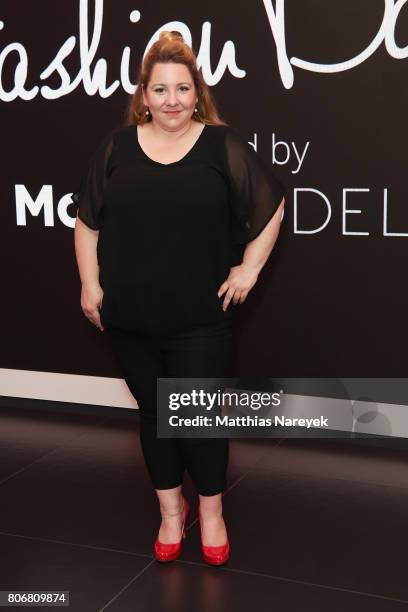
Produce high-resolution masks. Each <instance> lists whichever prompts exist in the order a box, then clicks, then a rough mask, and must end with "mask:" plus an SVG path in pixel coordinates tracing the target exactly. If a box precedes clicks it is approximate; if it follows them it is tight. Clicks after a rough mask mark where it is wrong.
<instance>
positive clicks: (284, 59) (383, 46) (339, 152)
mask: <svg viewBox="0 0 408 612" xmlns="http://www.w3.org/2000/svg"><path fill="white" fill-rule="evenodd" d="M88 5H89V6H88ZM273 5H275V2H274V3H273ZM277 6H278V7H279V8H280V9H282V8H283V7H284V19H283V18H282V19H279V20H278V22H277V23H276V24H275V25H274V29H275V37H274V35H273V33H272V30H271V25H270V21H269V19H268V13H267V9H268V7H269V8H270V7H272V3H270V2H268V1H267V0H265V2H262V1H261V0H259V1H258V0H257V1H254V2H244V1H241V2H236V1H235V2H232V1H225V2H215V1H213V0H209V1H208V2H206V4H205V6H204V5H203V4H202V3H201V4H200V3H194V2H191V1H189V2H187V1H177V0H176V1H174V2H172V3H168V2H154V3H152V2H147V1H145V0H142V1H138V2H134V1H132V2H131V1H130V0H122V1H121V2H119V3H118V2H113V1H112V0H105V2H102V1H101V0H100V1H99V2H93V1H89V2H87V1H86V0H82V1H81V2H79V0H78V1H76V0H75V1H74V0H72V1H69V2H62V3H56V2H51V1H49V0H47V1H46V0H42V1H40V2H35V3H32V2H28V1H27V0H26V1H22V0H13V1H9V2H3V3H2V5H1V8H0V21H1V24H0V25H1V26H2V27H1V29H0V53H1V63H0V71H1V73H0V77H1V83H0V85H1V87H0V89H1V91H0V100H1V135H2V143H3V157H2V162H3V163H2V165H3V168H2V173H1V181H0V201H1V207H0V215H1V228H2V239H1V241H0V256H1V263H2V267H1V269H2V298H1V313H2V323H3V325H2V332H1V340H2V341H1V353H0V356H1V360H0V367H4V368H16V369H27V370H38V371H52V372H66V373H78V374H94V375H103V376H117V375H120V372H119V369H118V366H117V364H116V363H115V362H114V361H113V358H112V356H111V354H110V351H109V349H108V345H107V341H106V338H105V337H104V335H103V333H101V332H99V331H98V330H97V329H96V328H94V327H93V326H92V325H91V324H90V323H89V322H88V321H87V320H86V319H85V317H84V316H83V315H82V312H81V309H80V283H79V277H78V272H77V269H76V263H75V257H74V247H73V229H72V222H70V219H69V215H74V210H73V206H68V208H67V207H66V205H67V201H68V200H69V195H67V194H70V193H71V192H72V191H74V190H75V189H76V187H77V184H78V181H79V178H80V176H81V174H82V173H83V171H84V169H85V168H86V165H87V163H88V159H89V156H90V154H91V153H92V151H93V150H94V148H95V147H96V145H97V144H98V143H99V142H100V141H101V140H102V138H103V137H104V136H105V134H106V133H107V132H108V131H109V130H110V129H112V128H113V127H115V126H117V125H119V124H120V123H121V121H122V116H123V112H124V109H125V106H126V102H127V96H128V92H127V91H126V90H125V88H124V87H126V83H125V82H124V81H121V78H122V77H121V62H122V58H123V53H124V50H125V48H126V47H129V53H130V81H131V82H134V81H135V80H136V74H135V73H136V70H137V67H138V64H139V61H140V58H141V56H142V54H143V53H144V51H145V48H146V46H147V45H148V43H149V41H150V40H151V37H152V36H153V35H154V34H155V33H156V32H157V30H158V29H159V28H162V27H163V26H164V27H165V29H168V28H167V27H166V24H167V23H169V22H173V23H172V25H171V29H181V27H184V28H188V29H189V30H190V32H191V36H192V44H193V47H194V49H195V51H196V52H200V60H201V62H200V63H201V64H202V65H203V70H204V74H205V76H206V78H207V81H208V82H209V84H210V85H211V86H212V91H213V92H214V95H215V97H216V100H217V101H218V104H219V108H220V111H221V114H222V115H223V116H224V118H225V119H226V121H228V122H229V123H230V124H231V125H234V126H235V127H236V128H237V129H239V130H240V131H241V133H242V134H243V135H244V136H245V137H247V138H248V140H249V141H253V142H256V144H257V150H258V152H259V154H260V155H261V156H262V157H264V158H265V160H267V161H268V162H269V163H270V164H273V165H271V167H272V168H273V170H274V172H275V173H276V174H277V176H279V177H280V178H281V179H282V181H283V182H285V183H286V184H287V185H289V187H290V189H289V192H288V197H287V206H286V212H285V218H284V223H283V226H282V234H281V236H280V239H279V243H278V244H277V246H276V249H275V251H274V252H273V255H272V257H271V259H270V261H269V262H268V264H267V265H266V267H265V269H264V270H263V272H262V275H261V277H260V279H259V282H258V284H257V286H256V287H255V289H254V290H253V292H252V293H251V294H250V296H249V298H248V300H247V302H246V303H245V304H244V305H242V306H241V307H240V312H239V316H238V320H237V327H238V331H239V354H238V365H239V369H240V372H241V373H246V374H248V375H256V376H286V377H308V376H314V377H326V376H329V377H332V376H335V377H346V376H349V377H351V376H356V377H361V376H364V377H377V376H379V377H399V376H405V375H406V338H407V336H408V334H407V332H408V325H407V316H406V312H407V290H406V281H405V276H406V273H405V268H406V252H407V245H408V214H407V188H406V185H405V178H406V167H405V166H406V137H407V128H406V125H407V121H406V108H407V107H408V84H407V83H408V82H407V78H406V75H407V66H408V57H406V56H408V52H404V51H403V47H404V45H406V44H407V41H408V10H407V9H406V8H404V7H403V8H402V9H401V12H400V13H399V14H397V12H396V10H395V9H394V11H392V9H390V8H388V9H387V10H388V11H389V12H388V13H387V15H386V19H385V21H383V19H384V6H387V4H385V3H384V2H383V1H382V0H346V1H344V2H327V1H326V0H314V1H313V2H296V1H295V0H292V1H288V0H287V1H286V2H282V1H281V2H278V3H277ZM390 6H391V4H390V3H388V7H390ZM87 7H88V8H89V24H88V25H89V27H88V30H89V38H90V39H91V38H92V36H95V32H94V30H95V27H96V26H95V23H97V22H98V21H99V20H100V19H101V20H102V29H101V35H100V41H99V42H97V43H96V44H95V52H94V57H93V58H91V61H90V67H89V74H90V78H88V81H90V79H92V78H95V70H96V74H99V75H101V74H102V75H103V70H104V68H105V63H104V61H103V59H101V58H104V60H105V61H106V74H107V76H106V83H107V87H108V88H109V86H111V85H112V84H113V83H114V82H115V81H117V83H116V88H115V89H114V91H112V92H109V90H108V91H107V92H106V93H102V94H101V93H100V92H99V91H97V90H96V91H95V92H94V93H92V92H91V91H89V90H88V91H87V90H86V86H84V80H86V73H87V61H86V58H85V56H84V55H83V57H82V60H81V57H80V46H79V31H80V22H81V28H82V31H83V33H84V32H85V29H86V28H85V25H86V24H85V21H84V16H85V15H86V14H87ZM80 9H81V10H82V14H81V19H80ZM132 11H139V13H137V12H133V13H132ZM130 16H131V17H132V19H130ZM95 18H96V19H95ZM174 22H180V23H179V24H177V23H174ZM182 24H184V26H182ZM183 31H184V32H185V30H183ZM376 36H377V39H376ZM72 37H75V39H74V38H72ZM375 40H377V41H378V42H377V43H376V44H375V46H376V48H374V47H373V48H371V49H370V45H373V41H375ZM226 41H232V42H229V43H228V44H229V45H230V47H229V50H230V51H229V53H228V55H224V58H225V61H226V64H227V66H226V68H225V70H223V69H222V68H221V67H219V66H218V65H219V62H220V58H221V56H222V53H223V48H224V44H225V43H226ZM275 41H276V42H275ZM285 43H286V44H285ZM64 44H65V47H64V49H65V51H64V53H63V56H65V59H63V57H62V56H61V57H62V59H63V64H60V65H59V70H57V68H58V66H57V63H56V62H55V58H56V56H57V54H58V53H59V52H60V50H61V48H62V47H63V45H64ZM10 45H12V46H10ZM69 45H71V50H70V47H69ZM232 45H233V46H232ZM398 46H400V49H399V48H398ZM277 47H278V51H277ZM82 50H83V52H84V53H85V51H86V48H85V44H84V42H83V43H82ZM233 51H235V56H234V53H233ZM361 54H363V55H362V56H361V57H360V59H358V58H359V56H360V55H361ZM125 56H126V51H125ZM404 56H405V57H404ZM278 57H279V61H278ZM61 61H62V60H61ZM19 62H20V68H19V69H18V70H17V66H18V64H19ZM25 62H27V77H26V78H25V77H24V63H25ZM52 62H54V68H53V66H51V67H50V65H51V63H52ZM301 62H311V63H314V64H315V66H314V67H311V66H309V68H311V69H306V67H305V66H302V64H301ZM340 62H346V64H345V66H343V68H344V69H341V70H340V68H341V66H339V67H338V68H335V67H334V68H333V69H332V71H331V72H330V71H329V69H328V68H327V65H329V64H331V65H334V64H338V63H340ZM228 66H229V67H228ZM233 66H236V67H237V68H238V69H239V70H238V71H234V69H233ZM217 67H218V71H217ZM47 69H48V72H49V74H47V72H44V71H47ZM240 71H245V73H246V74H245V75H244V73H243V72H240ZM124 74H127V70H126V66H125V70H124ZM61 79H62V80H63V82H64V83H65V84H64V87H63V88H62V89H61ZM100 80H102V81H104V80H105V79H103V78H102V79H100ZM34 88H38V89H34ZM52 90H55V91H54V93H53V91H52ZM273 155H275V159H273ZM302 156H303V157H302ZM299 158H300V159H301V161H300V160H299ZM274 161H275V163H273V162H274ZM64 196H65V199H63V198H64ZM67 198H68V200H67ZM36 207H37V208H38V210H37V213H38V214H36V210H35V209H36ZM295 207H296V208H295ZM295 210H296V211H297V227H295ZM64 211H66V213H65V212H64ZM347 211H348V212H347ZM353 211H354V212H353ZM356 211H358V212H356ZM52 213H53V214H52ZM329 213H330V215H331V216H330V219H328V215H329ZM385 213H386V214H385ZM326 220H327V224H326V225H325V226H324V227H322V226H323V225H324V223H325V222H326ZM319 227H321V229H320V230H319ZM305 230H306V231H307V230H309V232H310V231H313V230H315V231H314V233H299V232H300V231H305ZM352 232H355V233H354V234H353V233H352ZM249 356H250V357H249Z"/></svg>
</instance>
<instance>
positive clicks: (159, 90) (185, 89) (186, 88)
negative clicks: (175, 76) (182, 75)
mask: <svg viewBox="0 0 408 612" xmlns="http://www.w3.org/2000/svg"><path fill="white" fill-rule="evenodd" d="M180 89H182V90H183V91H188V90H189V89H190V88H189V87H187V85H182V86H181V87H180ZM154 91H155V93H162V92H163V91H164V88H163V87H158V88H157V89H155V90H154Z"/></svg>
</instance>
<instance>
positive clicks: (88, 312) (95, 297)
mask: <svg viewBox="0 0 408 612" xmlns="http://www.w3.org/2000/svg"><path fill="white" fill-rule="evenodd" d="M103 294H104V291H103V289H102V287H101V286H100V284H99V283H97V284H96V285H82V290H81V308H82V312H83V313H84V315H85V316H86V318H87V319H89V321H90V322H91V323H93V324H94V325H96V327H97V328H98V329H100V330H101V331H103V330H104V327H103V326H102V323H101V316H100V311H99V308H100V307H101V305H102V299H103Z"/></svg>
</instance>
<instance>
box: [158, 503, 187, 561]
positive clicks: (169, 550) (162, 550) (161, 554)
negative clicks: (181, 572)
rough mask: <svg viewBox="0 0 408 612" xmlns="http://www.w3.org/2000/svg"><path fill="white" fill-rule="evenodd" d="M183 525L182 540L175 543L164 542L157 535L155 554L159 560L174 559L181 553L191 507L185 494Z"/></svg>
mask: <svg viewBox="0 0 408 612" xmlns="http://www.w3.org/2000/svg"><path fill="white" fill-rule="evenodd" d="M183 502H184V506H183V515H184V518H183V525H182V527H181V540H180V542H176V543H175V544H163V543H162V542H160V540H159V536H157V538H156V541H155V543H154V556H155V557H156V559H157V561H174V560H175V559H177V558H178V557H179V556H180V554H181V545H182V542H183V539H184V538H185V537H186V523H187V516H188V511H189V509H190V506H189V503H188V501H187V500H186V498H185V497H184V496H183Z"/></svg>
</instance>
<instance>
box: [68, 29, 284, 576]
mask: <svg viewBox="0 0 408 612" xmlns="http://www.w3.org/2000/svg"><path fill="white" fill-rule="evenodd" d="M283 194H284V187H283V185H282V184H281V183H280V182H279V181H278V180H277V179H276V178H275V177H274V176H273V175H272V174H271V172H270V170H269V168H268V166H267V165H266V164H265V163H264V162H263V161H262V159H261V158H260V157H259V156H258V155H257V154H256V153H255V151H254V150H253V149H252V148H251V147H250V145H249V144H248V143H247V142H246V141H245V140H244V139H243V138H242V137H241V136H240V135H239V134H238V133H237V132H236V131H235V130H233V129H232V128H230V127H228V126H227V125H226V123H225V122H223V121H221V119H220V118H219V115H218V113H217V110H216V107H215V104H214V101H213V99H212V97H211V94H210V91H209V89H208V87H207V85H206V83H205V82H204V80H203V78H202V75H201V73H200V72H199V71H198V70H197V66H196V57H195V55H194V53H193V51H192V50H191V48H190V47H189V46H188V45H187V44H186V43H185V42H184V41H183V38H182V36H181V34H180V33H179V32H161V34H160V38H159V40H158V41H156V43H155V44H154V45H152V47H151V48H150V50H149V51H148V53H147V54H146V56H145V58H144V60H143V62H142V65H141V70H140V78H139V83H138V86H137V88H136V91H135V93H134V95H133V96H132V98H131V100H130V103H129V107H128V111H127V122H126V126H125V127H120V128H118V129H115V130H113V132H111V133H110V134H108V136H107V137H106V138H105V140H104V141H103V142H102V143H101V144H100V146H99V147H98V149H97V150H96V152H95V153H94V155H93V157H92V159H91V162H90V166H89V168H88V172H87V173H86V174H85V175H84V177H83V179H82V181H81V185H80V187H79V189H78V191H77V192H76V193H74V194H73V201H74V202H75V203H76V205H77V207H78V214H77V222H76V227H75V249H76V256H77V262H78V268H79V273H80V277H81V281H82V292H81V307H82V309H83V312H84V314H85V316H86V317H87V318H88V319H89V320H90V321H91V322H92V323H93V324H94V325H96V326H97V327H98V328H99V329H100V330H106V331H107V333H108V337H109V339H110V342H111V346H112V348H113V351H114V353H115V355H116V356H117V358H118V361H119V363H120V365H121V367H122V369H123V375H124V378H125V380H126V383H127V385H128V387H129V389H130V391H131V392H132V394H133V395H134V397H135V398H136V400H137V402H138V405H139V410H140V412H139V414H140V442H141V447H142V450H143V456H144V459H145V463H146V466H147V469H148V472H149V475H150V478H151V481H152V484H153V486H154V488H155V491H156V494H157V496H158V499H159V503H160V510H161V515H162V522H161V525H160V529H159V532H158V535H157V538H156V541H155V544H154V552H155V557H156V559H158V560H160V561H170V560H173V559H176V558H177V557H178V556H179V554H180V552H181V542H182V537H185V526H186V523H187V516H188V510H189V504H188V502H187V500H186V499H185V498H184V497H183V495H182V492H181V487H182V479H183V474H184V471H185V469H187V470H188V472H189V474H190V476H191V479H192V481H193V482H194V484H195V487H196V489H197V492H198V495H199V520H200V528H201V550H202V553H203V557H204V560H205V561H206V562H208V563H210V564H214V565H220V564H223V563H225V562H226V561H227V560H228V558H229V554H230V547H229V542H228V537H227V531H226V527H225V522H224V519H223V516H222V494H223V492H224V490H225V488H226V470H227V463H228V450H229V447H228V439H220V438H204V439H203V438H173V439H168V438H158V437H157V433H156V425H157V413H156V381H157V378H158V377H217V376H233V370H232V356H233V345H232V340H233V338H232V317H233V312H234V310H235V309H236V308H237V306H238V304H242V302H244V301H245V299H246V297H247V295H248V292H249V291H250V290H251V288H252V287H253V286H254V284H255V282H256V280H257V277H258V274H259V272H260V270H261V268H262V267H263V265H264V264H265V262H266V260H267V258H268V256H269V254H270V252H271V250H272V247H273V245H274V243H275V241H276V238H277V235H278V232H279V227H280V220H281V216H282V209H283V206H284V198H283Z"/></svg>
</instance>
